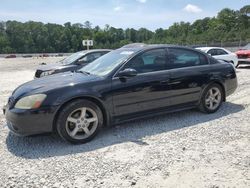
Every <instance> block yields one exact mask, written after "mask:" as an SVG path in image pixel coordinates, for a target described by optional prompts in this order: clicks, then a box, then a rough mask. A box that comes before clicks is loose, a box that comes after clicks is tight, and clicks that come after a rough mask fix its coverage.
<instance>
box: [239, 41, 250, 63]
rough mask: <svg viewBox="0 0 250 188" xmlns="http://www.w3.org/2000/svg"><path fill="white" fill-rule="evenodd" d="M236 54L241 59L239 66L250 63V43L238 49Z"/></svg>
mask: <svg viewBox="0 0 250 188" xmlns="http://www.w3.org/2000/svg"><path fill="white" fill-rule="evenodd" d="M236 54H237V56H238V59H239V63H238V66H239V65H241V64H250V43H248V44H247V45H246V46H244V47H243V48H242V49H240V50H239V51H237V52H236Z"/></svg>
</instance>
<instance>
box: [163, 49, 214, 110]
mask: <svg viewBox="0 0 250 188" xmlns="http://www.w3.org/2000/svg"><path fill="white" fill-rule="evenodd" d="M167 65H168V67H169V69H170V81H169V85H170V87H171V94H172V95H171V105H173V106H174V105H179V104H185V103H197V101H198V100H199V98H200V94H201V90H202V87H203V85H204V84H205V83H206V82H207V80H208V79H209V70H210V66H209V64H208V59H207V58H206V56H204V55H203V54H200V53H197V52H195V51H193V50H189V49H180V48H170V49H169V50H168V64H167Z"/></svg>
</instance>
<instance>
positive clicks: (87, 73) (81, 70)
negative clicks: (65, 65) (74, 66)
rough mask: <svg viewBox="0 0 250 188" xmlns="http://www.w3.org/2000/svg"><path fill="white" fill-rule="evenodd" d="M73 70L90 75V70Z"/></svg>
mask: <svg viewBox="0 0 250 188" xmlns="http://www.w3.org/2000/svg"><path fill="white" fill-rule="evenodd" d="M75 72H80V73H83V74H87V75H90V72H87V71H82V70H76V71H75Z"/></svg>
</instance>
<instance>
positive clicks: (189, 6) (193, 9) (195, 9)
mask: <svg viewBox="0 0 250 188" xmlns="http://www.w3.org/2000/svg"><path fill="white" fill-rule="evenodd" d="M183 10H184V11H186V12H189V13H200V12H202V9H201V8H200V7H198V6H196V5H192V4H187V6H185V7H184V8H183Z"/></svg>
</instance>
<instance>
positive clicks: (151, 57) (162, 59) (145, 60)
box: [123, 49, 166, 73]
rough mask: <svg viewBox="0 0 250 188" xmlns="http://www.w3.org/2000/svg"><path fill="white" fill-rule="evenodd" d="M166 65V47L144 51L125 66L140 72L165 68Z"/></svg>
mask: <svg viewBox="0 0 250 188" xmlns="http://www.w3.org/2000/svg"><path fill="white" fill-rule="evenodd" d="M165 67H166V53H165V50H164V49H156V50H150V51H147V52H144V53H143V54H141V55H138V56H136V57H134V58H133V59H132V60H130V61H129V62H128V63H127V64H126V65H125V66H124V67H123V70H124V69H126V68H132V69H135V70H136V71H137V72H138V73H147V72H154V71H160V70H164V69H165Z"/></svg>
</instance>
